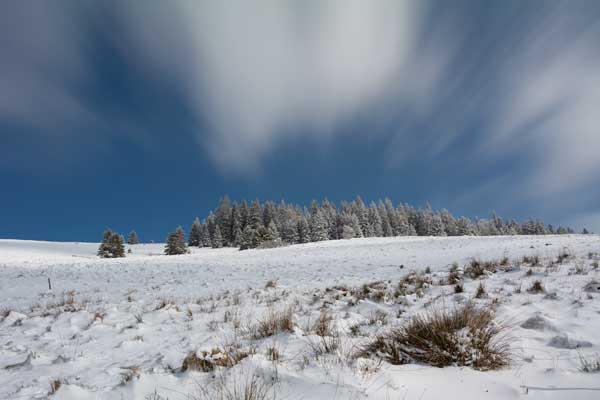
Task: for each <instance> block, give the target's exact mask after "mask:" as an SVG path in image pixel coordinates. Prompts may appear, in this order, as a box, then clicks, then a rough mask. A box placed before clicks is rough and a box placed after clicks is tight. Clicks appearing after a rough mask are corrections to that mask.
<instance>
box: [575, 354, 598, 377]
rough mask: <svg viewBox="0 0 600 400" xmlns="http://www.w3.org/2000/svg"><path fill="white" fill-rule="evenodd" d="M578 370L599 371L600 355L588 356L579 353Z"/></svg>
mask: <svg viewBox="0 0 600 400" xmlns="http://www.w3.org/2000/svg"><path fill="white" fill-rule="evenodd" d="M579 370H580V371H581V372H586V373H597V372H600V355H598V354H596V355H595V357H593V358H590V357H586V356H584V355H583V354H582V353H579Z"/></svg>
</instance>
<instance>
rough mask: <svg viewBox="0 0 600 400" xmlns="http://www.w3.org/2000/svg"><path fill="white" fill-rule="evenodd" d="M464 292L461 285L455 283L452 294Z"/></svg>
mask: <svg viewBox="0 0 600 400" xmlns="http://www.w3.org/2000/svg"><path fill="white" fill-rule="evenodd" d="M464 291H465V288H464V287H463V285H461V284H460V283H457V284H456V285H455V286H454V293H462V292H464Z"/></svg>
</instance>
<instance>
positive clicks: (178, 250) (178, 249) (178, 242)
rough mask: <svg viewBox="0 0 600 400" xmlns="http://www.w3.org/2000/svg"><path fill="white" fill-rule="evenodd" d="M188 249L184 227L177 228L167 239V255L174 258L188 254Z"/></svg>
mask: <svg viewBox="0 0 600 400" xmlns="http://www.w3.org/2000/svg"><path fill="white" fill-rule="evenodd" d="M188 252H189V250H188V247H187V244H186V243H185V232H184V231H183V228H182V227H180V226H179V227H177V229H176V230H175V232H171V233H169V236H168V237H167V244H166V245H165V254H166V255H168V256H173V255H177V254H186V253H188Z"/></svg>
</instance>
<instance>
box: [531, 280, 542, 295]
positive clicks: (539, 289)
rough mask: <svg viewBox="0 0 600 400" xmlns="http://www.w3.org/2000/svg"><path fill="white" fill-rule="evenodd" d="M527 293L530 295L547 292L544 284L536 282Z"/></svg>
mask: <svg viewBox="0 0 600 400" xmlns="http://www.w3.org/2000/svg"><path fill="white" fill-rule="evenodd" d="M527 291H528V292H529V293H544V291H545V290H544V285H542V282H540V281H537V280H536V281H534V282H533V283H532V284H531V287H530V288H529V289H527Z"/></svg>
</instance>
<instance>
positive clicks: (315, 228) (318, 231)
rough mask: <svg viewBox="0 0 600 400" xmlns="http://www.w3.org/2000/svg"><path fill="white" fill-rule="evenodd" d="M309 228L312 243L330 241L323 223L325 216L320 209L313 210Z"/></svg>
mask: <svg viewBox="0 0 600 400" xmlns="http://www.w3.org/2000/svg"><path fill="white" fill-rule="evenodd" d="M308 226H309V229H310V240H311V241H312V242H320V241H322V240H327V239H329V234H328V233H327V228H326V227H325V222H324V221H323V215H322V214H321V212H320V210H319V209H318V208H313V211H312V212H311V216H310V221H309V223H308Z"/></svg>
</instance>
